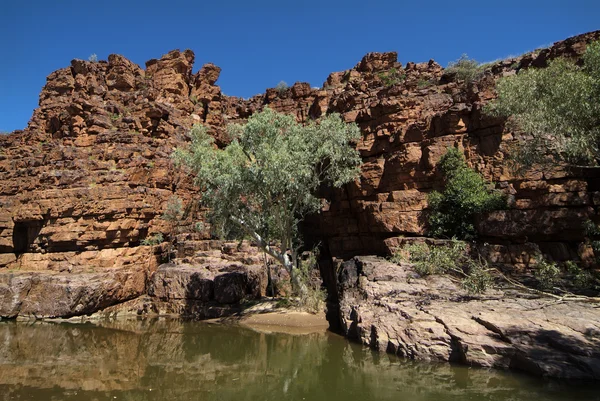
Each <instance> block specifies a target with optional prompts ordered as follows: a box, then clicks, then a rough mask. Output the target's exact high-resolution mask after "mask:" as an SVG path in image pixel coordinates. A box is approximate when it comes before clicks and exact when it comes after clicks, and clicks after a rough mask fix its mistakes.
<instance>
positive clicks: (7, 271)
mask: <svg viewBox="0 0 600 401" xmlns="http://www.w3.org/2000/svg"><path fill="white" fill-rule="evenodd" d="M598 38H600V31H596V32H591V33H588V34H585V35H580V36H577V37H574V38H570V39H567V40H565V41H562V42H558V43H556V44H555V45H554V46H552V47H550V48H548V49H544V50H541V51H539V52H534V53H531V54H527V55H524V56H522V57H519V58H516V59H509V60H504V61H501V62H498V63H495V64H493V65H490V67H489V68H488V69H487V70H486V72H485V74H484V76H483V77H482V78H481V79H479V80H477V81H476V82H473V83H464V82H460V81H457V79H456V78H455V77H453V76H451V74H447V73H445V71H444V69H443V68H442V67H441V66H439V65H438V64H437V63H435V62H434V61H429V62H428V63H419V64H415V63H407V64H406V65H402V64H400V63H399V62H398V61H397V55H396V54H395V53H383V54H381V53H371V54H368V55H366V56H365V57H364V58H363V59H362V60H361V61H360V62H359V63H358V64H357V65H356V66H355V67H354V68H351V69H349V70H347V71H342V72H336V73H332V74H331V75H330V76H329V77H328V78H327V80H326V82H325V83H324V85H323V88H321V89H313V88H311V87H310V85H309V84H307V83H296V84H294V85H293V86H292V87H291V88H289V89H288V90H286V91H278V90H275V89H268V90H267V91H266V93H265V94H263V95H258V96H255V97H253V98H251V99H247V100H245V99H240V98H235V97H228V96H225V95H223V94H222V93H221V90H220V88H219V87H218V86H217V85H216V82H217V80H218V77H219V73H220V68H219V67H217V66H215V65H212V64H207V65H204V66H203V67H202V68H201V69H200V70H199V71H198V72H197V73H193V62H194V54H193V53H192V52H191V51H189V50H187V51H184V52H180V51H178V50H175V51H172V52H170V53H168V54H166V55H164V56H163V57H162V58H160V59H158V60H150V61H148V62H147V63H146V68H145V69H142V68H140V67H139V66H137V65H135V64H134V63H132V62H130V61H129V60H127V59H125V58H124V57H123V56H120V55H111V56H109V58H108V61H101V62H87V61H82V60H73V61H72V63H71V66H70V67H67V68H64V69H61V70H58V71H56V72H54V73H52V74H50V75H49V76H48V79H47V83H46V85H45V87H44V88H43V90H42V93H41V94H40V101H39V105H40V107H39V108H38V109H36V110H35V112H34V114H33V116H32V118H31V121H30V122H29V125H28V127H27V128H26V129H25V130H23V131H17V132H14V133H12V134H11V135H8V136H2V137H0V177H1V179H0V297H2V298H3V300H6V301H4V302H3V304H4V305H3V308H0V315H1V316H14V315H15V314H19V311H20V310H21V308H22V307H23V299H27V297H32V296H34V295H35V294H36V293H38V292H40V291H41V292H43V290H39V291H38V290H36V288H38V287H40V288H49V287H48V285H46V284H44V283H47V282H48V280H49V281H50V282H52V283H54V284H53V285H57V286H58V287H59V288H60V289H61V290H60V291H65V292H66V293H67V294H71V295H69V296H70V297H72V302H71V303H69V305H68V306H66V309H67V310H69V311H70V312H69V313H68V314H80V313H89V312H90V310H91V309H98V308H102V307H105V306H107V305H110V304H114V303H118V302H122V301H124V300H126V299H130V298H134V297H136V296H138V295H140V294H142V293H144V292H145V290H146V287H145V286H146V281H147V276H148V274H149V273H151V272H153V271H155V269H156V267H157V265H158V263H159V261H160V258H161V257H162V256H164V254H165V252H164V251H165V249H164V248H159V247H152V246H144V245H142V241H143V240H144V239H146V238H148V237H149V236H152V235H153V233H159V232H161V233H164V234H173V233H175V232H176V233H178V235H177V239H178V242H179V244H184V243H185V241H190V240H192V241H202V240H208V239H209V234H208V232H206V231H204V232H194V231H193V230H191V228H189V227H187V228H186V227H183V228H182V229H179V230H175V231H173V230H172V227H169V225H168V224H167V222H165V220H163V219H161V218H160V216H161V214H162V211H163V209H164V208H165V205H166V204H167V202H168V201H169V199H170V198H171V197H172V196H174V195H177V196H178V197H180V198H182V199H184V200H185V201H186V202H187V201H189V199H190V198H191V194H192V193H193V189H194V188H193V185H192V182H191V180H190V177H187V176H185V175H183V174H181V173H180V172H178V171H177V170H175V169H174V168H173V165H172V162H171V159H170V157H169V156H170V154H171V152H172V150H173V149H174V148H175V147H176V146H179V145H181V144H182V143H184V142H185V140H186V136H185V134H186V132H187V130H188V129H189V128H190V127H191V126H192V125H193V124H194V123H202V124H205V125H207V126H208V127H209V128H210V130H211V132H212V133H213V134H214V135H215V137H216V138H217V140H218V142H219V143H226V141H227V138H226V136H225V135H224V126H225V125H226V124H227V123H229V122H235V121H243V120H244V119H246V118H247V117H248V116H250V115H251V114H252V113H253V112H255V111H257V110H260V109H262V108H263V107H266V106H268V107H271V108H273V109H275V110H277V111H282V112H286V113H291V114H293V115H295V116H296V118H297V119H298V121H301V122H304V121H307V120H308V119H311V118H318V117H319V116H321V115H324V114H326V113H332V112H337V113H340V114H341V115H342V116H343V118H344V119H345V120H346V121H353V122H356V123H357V124H358V125H359V126H360V127H361V130H362V132H363V138H362V139H361V141H360V142H359V143H358V144H357V147H358V149H359V150H360V153H361V155H362V157H363V159H364V163H365V164H364V166H363V169H362V176H361V178H360V181H359V182H357V183H355V184H351V185H348V186H346V187H345V188H343V189H342V190H339V191H331V192H328V193H326V194H324V196H325V197H326V199H327V206H326V207H325V208H324V210H323V211H322V213H321V214H320V215H319V216H317V217H315V218H314V219H312V220H311V221H309V222H308V224H307V226H306V227H305V230H306V233H307V236H308V237H312V238H319V239H322V240H323V241H324V243H325V245H326V247H327V248H328V251H329V253H330V254H331V255H332V256H337V257H349V256H353V255H357V254H367V253H378V254H383V253H386V252H388V251H389V249H390V248H392V247H394V246H396V245H397V244H398V243H399V242H400V241H401V240H402V237H403V236H419V235H422V234H423V233H424V230H425V225H424V218H423V210H424V209H425V208H426V206H427V201H426V195H427V193H428V192H429V191H431V190H432V189H434V188H437V187H439V185H440V180H439V177H438V175H437V174H436V171H435V165H436V163H437V161H438V160H439V158H440V157H441V156H442V155H443V153H444V152H445V150H446V148H447V147H449V146H456V147H459V148H461V149H464V152H465V155H466V156H467V160H468V162H469V164H470V165H471V166H473V167H475V168H477V170H478V171H480V172H481V173H482V174H484V175H485V177H486V178H487V179H489V180H491V181H494V182H495V183H496V186H497V187H498V188H500V189H502V190H503V191H505V192H506V193H507V194H508V195H510V199H511V207H510V209H509V210H506V211H500V212H495V213H492V214H490V215H489V216H486V217H485V218H484V219H482V220H481V221H480V222H479V224H478V229H479V232H480V235H481V236H482V238H483V239H484V240H486V241H487V242H489V243H490V244H491V245H490V246H489V247H488V251H489V256H490V258H491V259H493V260H494V261H497V262H503V263H507V264H511V265H514V266H517V267H525V266H527V263H528V260H529V257H530V255H531V254H532V253H533V252H535V249H536V247H537V246H539V247H540V248H541V249H542V251H544V252H546V253H548V254H550V255H552V256H553V257H554V258H555V259H556V260H564V259H568V258H581V259H583V260H584V261H585V260H587V258H589V254H590V251H589V249H587V248H586V247H585V246H583V245H581V242H582V240H583V232H582V229H581V222H582V221H583V220H584V219H585V218H587V217H589V216H594V215H595V214H596V209H597V205H598V202H600V200H599V199H600V198H599V195H600V192H598V190H599V189H600V179H599V178H600V177H598V176H596V175H593V174H592V173H590V172H587V171H566V170H564V169H560V168H556V169H554V170H548V171H532V172H530V173H528V174H527V176H525V177H519V176H515V175H514V174H513V173H511V171H510V170H509V169H508V168H507V166H506V163H505V159H506V149H507V146H508V145H509V144H510V143H511V142H512V141H517V140H519V138H518V136H517V135H515V134H513V133H511V132H510V131H509V130H507V129H506V128H505V126H504V121H503V120H499V119H493V118H489V117H486V116H485V115H483V114H482V112H481V109H482V106H483V105H484V104H485V103H486V102H488V101H489V100H490V99H492V98H493V97H494V96H495V94H494V81H495V79H497V78H498V77H500V76H502V75H506V74H512V73H514V71H516V70H518V69H520V68H528V67H530V66H536V67H543V66H544V65H545V63H546V62H547V60H548V59H551V58H554V57H557V56H567V57H574V58H577V57H579V56H580V55H581V54H582V53H583V51H584V50H585V46H586V43H589V42H590V41H592V40H596V39H598ZM395 73H397V74H399V76H401V77H402V78H401V79H398V82H397V83H395V84H391V85H390V82H389V79H387V78H389V75H390V74H395ZM187 212H188V214H189V215H191V217H193V218H197V217H199V216H200V215H201V211H198V210H196V209H194V208H191V207H190V208H188V209H187ZM161 255H162V256H161ZM15 271H18V272H15ZM78 278H79V279H83V280H84V281H86V280H90V281H91V282H93V281H94V280H99V281H100V282H102V280H104V281H106V280H108V281H110V282H111V283H112V284H110V285H107V286H104V285H100V286H98V289H97V290H94V291H93V293H94V294H96V295H91V296H90V297H91V299H94V300H95V301H94V302H93V305H94V306H93V307H91V308H89V307H87V306H86V305H84V304H85V303H86V302H87V301H85V300H86V299H88V298H86V296H83V295H81V296H79V295H77V296H72V293H73V288H77V285H74V284H73V283H72V281H73V280H76V279H78ZM111 280H112V281H111ZM18 283H21V284H19V285H18ZM15 288H20V289H19V290H18V291H17V290H15ZM84 292H85V291H84ZM9 299H10V300H11V301H10V302H8V300H9ZM41 299H43V297H42V298H41ZM35 302H38V304H39V303H40V301H35ZM35 302H33V301H32V302H30V304H32V303H33V304H36V303H35ZM42 303H43V302H42ZM7 304H10V305H9V306H6V305H7ZM88 304H89V302H88ZM77 305H83V306H77ZM28 310H29V309H28ZM60 311H62V309H60ZM28 313H32V314H35V306H33V307H31V310H29V312H28ZM61 314H64V313H63V312H57V313H54V312H53V313H51V314H49V315H61Z"/></svg>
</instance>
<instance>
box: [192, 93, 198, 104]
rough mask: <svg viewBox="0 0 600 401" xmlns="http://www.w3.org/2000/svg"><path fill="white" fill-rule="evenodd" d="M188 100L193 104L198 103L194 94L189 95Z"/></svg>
mask: <svg viewBox="0 0 600 401" xmlns="http://www.w3.org/2000/svg"><path fill="white" fill-rule="evenodd" d="M190 101H191V102H192V103H194V104H198V98H197V97H196V96H195V95H192V96H190Z"/></svg>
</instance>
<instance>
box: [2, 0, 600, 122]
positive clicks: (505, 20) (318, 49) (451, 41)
mask: <svg viewBox="0 0 600 401" xmlns="http://www.w3.org/2000/svg"><path fill="white" fill-rule="evenodd" d="M597 29H600V0H569V1H566V0H562V1H557V0H518V1H515V0H504V1H501V2H497V1H496V2H488V1H483V0H477V1H471V0H469V1H461V0H456V1H447V0H445V1H435V0H429V1H426V0H423V1H419V0H411V1H400V0H389V1H378V0H369V1H366V0H365V1H355V0H343V1H339V0H335V1H328V0H320V1H301V0H296V1H286V0H273V1H271V0H268V1H263V0H251V1H227V0H220V1H219V0H217V1H201V0H195V1H186V0H160V1H158V0H145V1H138V0H0V54H2V55H3V61H2V63H0V131H11V130H14V129H19V128H24V127H25V126H26V125H27V121H28V120H29V118H30V117H31V114H32V112H33V109H34V108H35V107H37V103H38V94H39V92H40V90H41V88H42V86H43V85H44V83H45V80H46V76H47V75H48V74H50V73H51V72H52V71H54V70H56V69H58V68H63V67H67V66H69V64H70V61H71V59H73V58H83V59H87V58H88V57H89V56H90V55H91V54H92V53H95V54H97V55H98V58H99V59H102V60H105V59H106V58H107V57H108V55H109V54H111V53H119V54H123V55H124V56H125V57H127V58H129V59H130V60H132V61H133V62H135V63H137V64H139V65H140V66H142V67H144V63H145V62H146V61H147V60H149V59H151V58H158V57H160V56H161V55H162V54H165V53H167V52H168V51H169V50H172V49H176V48H179V49H181V50H183V49H187V48H189V49H192V50H193V51H194V52H195V53H196V64H195V68H194V72H195V71H196V70H198V69H199V68H200V67H201V66H202V64H203V63H205V62H213V63H215V64H217V65H219V66H220V67H221V68H222V73H221V77H220V79H219V81H218V82H217V83H218V84H219V85H220V86H221V88H222V90H223V92H224V93H226V94H228V95H236V96H242V97H250V96H252V95H255V94H257V93H261V92H263V91H264V90H265V89H266V88H268V87H273V86H275V85H276V84H277V83H278V82H279V81H282V80H283V81H286V82H287V83H288V84H292V83H294V82H296V81H307V82H310V83H311V85H313V86H320V85H321V84H322V83H323V81H324V80H325V79H326V77H327V75H328V74H329V73H330V72H332V71H340V70H344V69H348V68H351V67H353V66H354V65H355V64H356V63H357V62H358V61H359V60H360V58H361V57H362V56H363V55H364V54H366V53H368V52H371V51H391V50H395V51H397V52H398V58H399V60H400V61H401V62H402V63H406V62H408V61H415V62H419V61H427V60H429V59H430V58H433V59H435V60H436V61H437V62H439V63H440V64H442V65H444V66H445V65H447V63H448V62H449V61H452V60H455V59H457V58H458V57H459V56H460V55H461V54H462V53H467V54H468V55H469V56H470V57H472V58H475V59H476V60H478V61H489V60H493V59H497V58H502V57H506V56H508V55H511V54H520V53H523V52H526V51H529V50H533V49H535V48H537V47H540V46H543V45H548V44H551V43H552V42H555V41H558V40H561V39H564V38H566V37H569V36H573V35H576V34H579V33H583V32H587V31H592V30H597Z"/></svg>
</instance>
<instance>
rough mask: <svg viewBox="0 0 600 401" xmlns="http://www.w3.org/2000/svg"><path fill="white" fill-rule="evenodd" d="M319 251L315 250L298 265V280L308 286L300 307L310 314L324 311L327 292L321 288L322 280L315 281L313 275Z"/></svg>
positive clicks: (301, 298)
mask: <svg viewBox="0 0 600 401" xmlns="http://www.w3.org/2000/svg"><path fill="white" fill-rule="evenodd" d="M317 256H318V251H316V250H313V251H311V252H310V253H309V257H308V258H307V259H305V260H300V262H299V263H298V267H299V268H298V270H297V271H296V274H298V279H299V280H300V282H302V283H303V284H304V286H306V289H307V291H304V292H300V294H299V295H300V299H299V306H300V307H301V308H303V309H305V310H307V311H308V312H311V313H318V312H320V311H322V310H323V308H324V306H325V300H326V299H327V292H326V291H325V290H323V289H322V288H321V282H320V280H315V279H314V276H313V274H312V272H313V270H315V269H317Z"/></svg>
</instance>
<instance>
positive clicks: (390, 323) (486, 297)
mask: <svg viewBox="0 0 600 401" xmlns="http://www.w3.org/2000/svg"><path fill="white" fill-rule="evenodd" d="M338 291H339V297H340V321H341V326H342V329H343V331H344V333H345V334H346V335H347V336H348V337H349V338H351V339H354V340H356V341H359V342H361V343H363V344H365V345H368V346H371V347H372V348H375V349H377V350H379V351H382V352H389V353H392V354H396V355H399V356H403V357H407V358H410V359H420V360H430V361H450V362H458V363H462V364H466V365H470V366H479V367H493V368H501V369H516V370H522V371H526V372H529V373H532V374H535V375H538V376H546V377H556V378H565V379H593V380H599V379H600V308H598V306H597V305H594V304H591V303H584V302H573V301H570V302H561V301H557V300H555V299H552V298H532V297H531V295H530V294H524V293H523V294H519V293H514V292H510V293H509V292H508V291H502V290H488V291H487V292H486V293H484V294H481V295H478V296H471V295H469V294H468V293H467V292H466V291H465V290H463V289H462V288H461V287H460V284H456V283H454V282H453V281H452V280H451V279H450V278H448V277H444V276H429V277H425V278H421V277H419V275H418V274H417V273H415V272H414V271H413V270H412V268H411V267H410V265H408V264H402V265H397V264H394V263H391V262H388V261H386V260H384V259H381V258H377V257H371V256H366V257H355V258H354V259H351V260H349V261H347V262H345V263H344V264H343V265H342V267H341V269H340V272H339V276H338Z"/></svg>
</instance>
